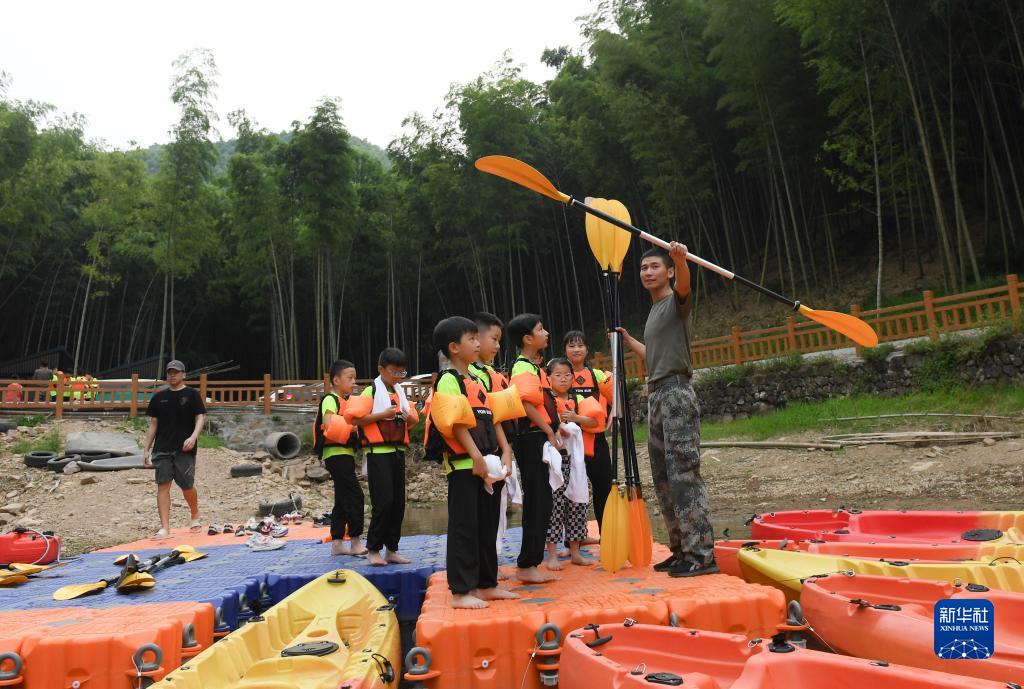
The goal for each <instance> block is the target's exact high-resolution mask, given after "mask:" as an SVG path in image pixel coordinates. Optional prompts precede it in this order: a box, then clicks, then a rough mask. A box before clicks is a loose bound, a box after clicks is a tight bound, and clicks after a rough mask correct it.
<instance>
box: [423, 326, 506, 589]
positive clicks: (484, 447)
mask: <svg viewBox="0 0 1024 689" xmlns="http://www.w3.org/2000/svg"><path fill="white" fill-rule="evenodd" d="M433 344H434V347H435V349H437V350H438V351H440V352H443V353H444V354H445V355H446V356H447V358H448V360H449V361H450V363H451V365H452V368H450V369H448V370H446V371H444V372H442V373H441V375H440V376H439V377H438V379H437V382H436V383H435V385H434V397H433V402H432V404H431V423H432V430H431V432H434V431H436V432H439V433H440V434H441V436H442V438H443V439H444V445H445V449H444V470H445V474H446V475H447V477H448V552H447V556H446V565H447V567H448V588H449V589H450V590H451V592H452V602H451V605H452V607H453V608H486V607H487V605H488V604H487V601H489V600H497V599H502V598H518V596H517V595H516V594H514V593H512V592H511V591H506V590H504V589H501V588H498V553H497V551H496V550H495V547H494V542H495V538H496V537H497V533H498V512H497V504H496V502H495V500H494V498H495V494H493V492H491V491H493V490H494V487H495V486H494V485H493V483H492V484H491V486H490V488H491V491H488V484H489V483H491V482H490V481H489V480H488V468H487V464H486V461H485V460H484V455H494V454H497V453H498V451H499V449H500V451H501V461H502V464H503V465H504V466H505V467H510V466H511V462H512V449H511V448H510V447H509V445H508V443H507V442H506V440H505V435H504V433H502V432H501V427H500V426H495V424H494V423H493V420H492V416H493V415H492V413H491V409H490V408H489V407H488V406H487V395H486V393H485V391H484V387H483V386H482V385H481V384H480V382H479V381H478V380H476V378H474V377H473V376H471V375H470V373H469V365H470V364H472V363H474V362H476V361H477V359H478V357H479V354H480V342H479V339H478V338H477V325H476V323H474V322H473V321H471V320H469V319H468V318H462V317H461V316H454V317H452V318H445V319H444V320H443V321H441V322H440V323H438V324H437V326H436V327H435V328H434V335H433ZM443 396H449V397H451V398H456V397H458V398H463V399H464V400H465V401H464V402H461V404H462V406H465V405H467V404H468V405H469V406H470V407H471V408H472V412H473V417H474V419H475V421H476V425H475V426H473V427H472V428H470V427H469V425H468V424H462V423H454V424H452V423H451V422H450V420H449V422H448V423H449V426H448V428H447V430H446V427H445V421H444V420H443V419H439V417H438V415H437V414H436V411H437V410H438V409H439V407H440V402H441V400H442V397H443Z"/></svg>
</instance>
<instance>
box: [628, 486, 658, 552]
mask: <svg viewBox="0 0 1024 689" xmlns="http://www.w3.org/2000/svg"><path fill="white" fill-rule="evenodd" d="M633 491H634V497H633V501H632V502H630V504H629V505H630V510H631V511H630V522H629V526H630V534H629V561H630V562H632V563H633V566H634V567H646V566H647V565H649V564H651V559H652V557H653V550H654V538H653V536H652V535H651V520H650V518H649V517H648V516H647V503H646V502H645V501H644V499H643V498H642V497H640V490H639V489H638V488H633ZM634 541H635V544H634Z"/></svg>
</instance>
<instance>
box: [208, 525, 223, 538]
mask: <svg viewBox="0 0 1024 689" xmlns="http://www.w3.org/2000/svg"><path fill="white" fill-rule="evenodd" d="M219 533H220V524H210V528H209V529H207V530H206V535H207V536H216V535H217V534H219Z"/></svg>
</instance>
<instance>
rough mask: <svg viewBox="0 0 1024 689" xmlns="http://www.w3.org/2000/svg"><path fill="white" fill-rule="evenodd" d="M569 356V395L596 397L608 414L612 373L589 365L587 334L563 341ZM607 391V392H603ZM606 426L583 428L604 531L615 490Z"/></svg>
mask: <svg viewBox="0 0 1024 689" xmlns="http://www.w3.org/2000/svg"><path fill="white" fill-rule="evenodd" d="M562 348H563V349H564V350H565V357H566V358H567V359H568V360H569V362H570V363H571V364H572V387H571V388H570V390H569V392H570V393H571V394H572V396H573V397H574V398H575V397H576V396H577V395H579V396H581V397H592V398H594V399H596V400H597V401H598V402H600V403H601V405H602V406H603V407H604V408H605V410H606V411H608V408H609V406H610V405H611V393H610V391H608V390H607V387H608V385H607V384H608V383H610V382H611V374H610V373H608V372H606V371H601V370H594V369H593V368H591V367H590V366H589V365H588V364H587V357H588V356H589V355H590V350H589V349H588V348H587V343H586V340H585V339H584V336H583V333H582V332H581V331H579V330H571V331H569V332H567V333H566V334H565V339H564V340H562ZM602 388H604V390H602ZM604 430H605V429H604V424H601V426H600V427H599V428H594V427H589V428H584V429H583V451H584V453H585V454H586V455H587V478H588V479H590V486H591V489H592V491H593V494H594V516H595V517H596V518H597V528H598V529H600V528H601V522H602V520H603V519H604V504H605V502H606V501H607V500H608V493H609V492H610V491H611V489H612V458H611V452H609V450H608V438H606V437H605V434H604ZM596 542H598V541H597V540H596V539H590V538H587V539H585V542H584V544H585V545H587V544H593V543H596Z"/></svg>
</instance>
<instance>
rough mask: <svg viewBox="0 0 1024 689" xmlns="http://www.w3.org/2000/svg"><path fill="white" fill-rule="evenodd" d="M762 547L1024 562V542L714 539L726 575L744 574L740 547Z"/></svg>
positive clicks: (898, 558) (922, 559) (909, 558)
mask: <svg viewBox="0 0 1024 689" xmlns="http://www.w3.org/2000/svg"><path fill="white" fill-rule="evenodd" d="M745 547H753V548H761V549H762V550H792V551H797V552H802V553H816V554H818V555H836V556H838V557H855V558H860V559H866V560H887V561H889V562H900V561H907V562H949V561H950V560H964V561H977V562H985V561H986V560H991V559H994V558H1000V557H1007V558H1014V559H1017V560H1020V561H1021V562H1024V545H1018V544H1016V543H998V542H996V543H898V542H893V541H889V542H885V543H872V542H864V543H857V542H854V541H821V540H812V541H791V540H789V539H782V540H778V539H761V540H750V539H748V540H743V539H733V540H729V541H715V562H717V563H718V568H719V569H721V570H722V573H723V574H731V575H732V576H734V577H741V576H742V574H741V572H740V566H739V558H738V556H737V553H738V552H739V551H740V549H741V548H745Z"/></svg>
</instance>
